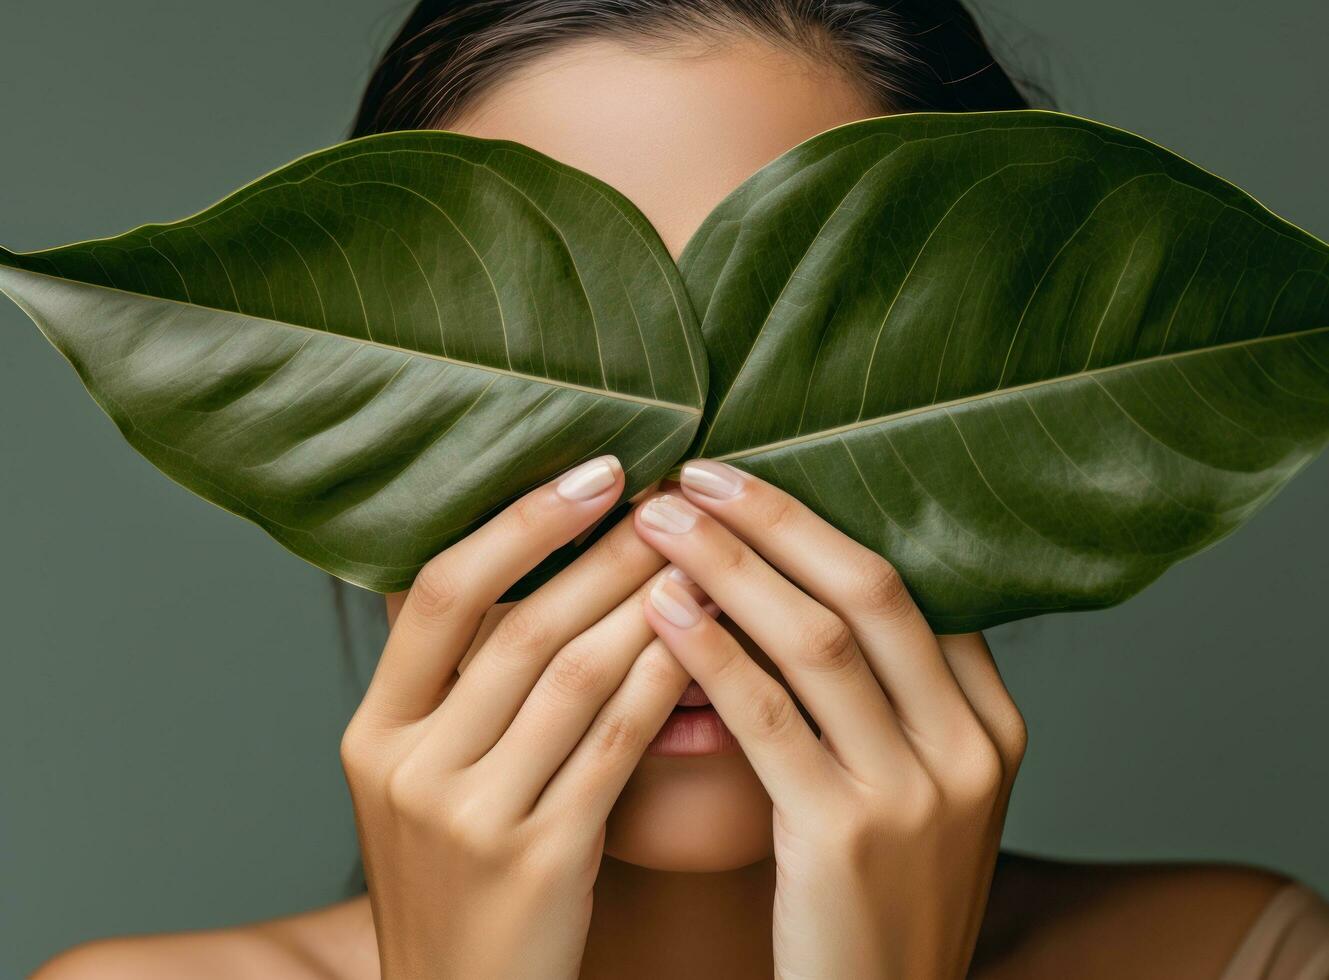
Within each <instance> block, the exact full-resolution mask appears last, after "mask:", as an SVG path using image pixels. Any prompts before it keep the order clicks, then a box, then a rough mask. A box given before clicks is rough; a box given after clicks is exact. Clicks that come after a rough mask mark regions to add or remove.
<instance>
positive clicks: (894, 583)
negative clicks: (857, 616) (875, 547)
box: [855, 555, 914, 616]
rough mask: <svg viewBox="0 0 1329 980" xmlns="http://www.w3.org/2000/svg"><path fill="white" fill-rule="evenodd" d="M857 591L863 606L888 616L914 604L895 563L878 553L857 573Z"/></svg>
mask: <svg viewBox="0 0 1329 980" xmlns="http://www.w3.org/2000/svg"><path fill="white" fill-rule="evenodd" d="M855 577H856V579H857V584H856V592H857V595H858V597H859V601H860V602H861V603H862V604H863V606H864V607H865V608H867V609H869V610H872V611H873V612H876V613H880V614H884V615H886V616H898V615H901V614H903V613H905V612H907V611H908V610H909V609H910V608H911V607H912V606H913V601H914V600H913V598H912V597H911V596H910V595H909V589H908V588H906V587H905V584H904V579H903V578H901V577H900V572H899V570H897V569H896V567H895V566H894V565H892V564H891V563H890V562H888V561H886V559H884V558H880V557H878V556H876V555H871V556H870V557H868V558H867V559H865V560H864V562H863V567H862V568H860V569H858V570H857V572H856V573H855Z"/></svg>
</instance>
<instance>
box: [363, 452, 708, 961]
mask: <svg viewBox="0 0 1329 980" xmlns="http://www.w3.org/2000/svg"><path fill="white" fill-rule="evenodd" d="M622 488H623V472H622V468H621V467H620V465H619V464H618V461H617V460H615V459H613V457H603V458H601V459H598V460H592V461H590V462H588V463H585V464H583V465H582V466H580V467H578V468H577V469H575V470H573V471H571V472H570V473H568V474H566V475H564V476H563V477H562V478H561V479H560V480H558V481H556V482H555V483H552V484H548V485H545V486H543V487H540V488H539V489H536V490H534V491H531V492H530V493H528V494H527V495H526V496H524V497H522V498H521V499H520V500H518V501H516V502H515V503H513V504H512V505H511V506H509V507H508V508H507V509H506V510H504V511H503V512H502V513H501V514H499V515H498V516H497V517H495V518H494V519H493V520H491V521H490V522H489V523H488V524H486V525H484V526H483V527H482V528H480V529H479V530H478V531H476V532H475V533H473V534H471V535H470V536H469V537H467V538H465V539H464V540H462V541H460V542H459V543H457V544H455V545H454V546H452V547H451V548H449V549H448V550H447V551H445V552H443V553H442V554H440V555H439V556H437V557H436V558H434V559H433V560H432V561H430V562H429V564H427V565H426V566H425V567H424V568H423V569H422V570H421V572H420V573H419V575H418V576H417V578H416V579H415V583H414V584H413V585H412V587H411V589H410V591H409V592H408V593H407V594H406V596H405V599H404V601H402V602H401V603H400V606H399V609H398V611H397V615H396V619H395V621H394V622H393V624H392V629H391V633H390V635H389V636H388V641H387V645H386V647H385V648H384V650H383V655H382V657H381V659H380V661H379V664H378V668H377V670H376V671H375V674H374V678H373V680H372V682H371V683H370V685H369V689H368V691H367V693H366V694H365V698H364V701H363V702H362V704H361V705H360V707H359V709H358V710H357V711H356V713H355V716H354V717H353V718H352V719H351V722H350V724H349V726H348V727H347V729H346V734H345V737H344V738H343V740H342V763H343V766H344V768H345V770H346V777H347V782H348V783H349V784H350V789H351V797H352V800H353V802H354V805H355V817H356V825H357V830H358V833H359V837H360V849H361V853H362V855H363V858H364V862H365V875H366V880H367V882H368V885H369V897H370V903H371V905H372V907H373V913H374V924H375V928H376V931H377V938H378V946H379V959H380V963H381V967H382V971H383V976H384V977H385V978H386V980H397V978H405V977H411V978H415V977H431V978H436V977H467V978H483V977H504V978H521V977H539V978H541V980H546V978H561V977H566V978H572V977H575V976H577V974H578V971H579V969H580V963H581V958H582V952H583V948H584V945H585V941H586V933H587V929H588V927H589V924H590V916H591V895H592V886H593V884H594V881H595V878H596V874H597V872H598V870H599V865H600V859H601V855H602V851H603V843H604V829H605V819H606V817H607V816H608V814H609V810H610V808H611V807H612V806H613V804H614V801H615V800H616V799H617V798H618V795H619V792H620V791H621V790H622V788H623V785H624V783H625V782H626V781H627V779H628V777H629V776H630V775H631V773H632V771H633V769H634V768H635V767H636V765H637V761H638V760H639V759H640V757H641V755H642V753H643V752H644V750H645V748H646V746H647V745H648V744H649V742H650V740H651V738H652V737H653V736H654V734H655V733H656V731H657V730H658V729H659V727H660V725H661V724H662V723H663V722H664V720H665V718H666V717H667V716H668V714H669V712H670V711H671V710H672V709H673V707H674V705H675V704H676V703H677V701H678V698H679V696H680V695H681V694H682V692H683V690H684V688H685V687H686V686H687V683H688V676H687V674H685V673H684V672H683V670H682V668H681V667H679V665H678V663H677V662H676V661H675V660H674V658H673V656H672V655H671V654H669V653H668V652H667V650H666V649H665V648H664V646H663V644H662V643H661V642H660V641H659V640H657V639H656V638H655V634H654V632H653V631H652V629H651V627H650V626H649V625H647V623H646V620H645V618H644V616H643V613H642V595H643V594H644V587H645V586H647V585H648V584H649V583H650V582H651V581H653V579H654V577H655V576H656V575H657V574H658V573H660V572H661V569H662V568H663V566H664V559H663V558H662V557H660V555H659V554H658V553H657V552H656V551H654V550H653V549H652V548H650V547H649V546H647V545H646V544H644V543H643V542H642V541H641V540H640V538H639V537H638V536H637V534H636V532H635V530H634V528H633V526H632V522H631V521H623V522H620V524H619V526H617V527H616V528H614V529H613V530H611V531H610V532H609V533H608V534H606V535H605V536H604V537H603V538H601V539H600V540H599V541H598V542H596V544H595V545H594V546H592V547H591V548H590V549H588V551H587V552H586V553H585V554H584V555H582V556H581V557H579V558H578V559H577V561H575V562H574V563H573V564H572V565H570V566H569V567H568V568H567V569H565V570H564V571H563V572H561V573H560V574H559V575H557V576H555V577H554V578H553V579H551V580H550V581H549V582H548V583H546V584H545V585H543V586H542V587H541V588H539V589H538V590H537V591H536V592H534V593H532V594H531V595H530V596H529V597H527V598H526V599H524V600H522V601H521V602H519V603H517V604H516V606H514V607H513V608H512V609H511V610H509V611H508V613H507V615H506V616H505V617H503V619H502V620H501V621H500V622H499V624H498V625H497V627H496V628H494V630H493V631H492V632H491V633H490V634H489V636H488V637H483V638H481V640H480V642H479V643H478V644H475V645H476V650H475V652H474V654H473V655H472V656H470V657H467V656H466V655H467V653H468V650H469V649H470V648H471V647H472V645H473V642H474V641H475V639H476V636H477V633H478V632H479V630H480V627H481V624H482V622H483V621H484V619H485V616H486V613H487V612H488V611H489V610H490V609H491V608H492V607H493V606H494V604H495V603H496V602H497V601H498V599H499V597H500V596H501V595H503V593H504V592H506V591H507V589H508V588H509V587H510V586H511V585H512V584H513V583H515V582H516V581H517V580H518V579H520V578H521V577H522V576H523V575H524V574H526V573H527V572H528V571H530V570H531V569H532V568H533V567H535V565H536V564H537V563H538V562H539V561H540V560H541V559H543V558H544V557H545V556H546V555H547V554H549V553H550V552H551V551H553V550H554V549H556V548H558V547H559V546H561V545H563V544H565V543H567V542H568V541H570V540H572V539H574V538H575V537H576V536H577V535H578V534H580V533H581V532H582V531H584V530H585V529H587V528H588V527H590V526H591V525H592V524H593V523H594V522H595V521H596V520H597V519H598V518H600V517H601V516H603V515H604V514H605V512H606V511H608V510H609V509H610V507H612V506H613V505H614V503H615V502H616V501H617V500H618V498H619V496H620V494H621V492H622ZM464 658H465V662H464V663H463V660H464ZM459 666H460V667H462V669H461V671H460V673H459V672H458V668H459Z"/></svg>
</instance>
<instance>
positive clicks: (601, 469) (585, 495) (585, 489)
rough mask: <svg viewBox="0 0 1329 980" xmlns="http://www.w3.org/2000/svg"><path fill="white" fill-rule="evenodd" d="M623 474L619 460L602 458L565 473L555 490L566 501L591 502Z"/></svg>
mask: <svg viewBox="0 0 1329 980" xmlns="http://www.w3.org/2000/svg"><path fill="white" fill-rule="evenodd" d="M621 472H623V467H622V466H621V465H620V464H619V462H618V460H617V459H615V458H614V457H613V456H601V457H599V458H597V459H592V460H587V461H586V462H585V463H582V464H581V465H580V466H578V467H577V468H576V469H574V470H570V471H568V472H567V473H565V474H564V475H563V479H561V480H559V481H558V486H557V487H555V488H554V490H555V492H556V493H557V494H558V495H559V496H560V497H562V498H563V499H564V500H590V499H591V498H592V497H596V496H599V495H600V494H602V493H604V492H605V491H606V490H608V489H609V488H610V487H612V486H613V485H614V481H615V480H617V479H618V475H619V474H620V473H621Z"/></svg>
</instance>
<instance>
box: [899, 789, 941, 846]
mask: <svg viewBox="0 0 1329 980" xmlns="http://www.w3.org/2000/svg"><path fill="white" fill-rule="evenodd" d="M941 813H942V795H941V788H940V787H939V786H938V785H937V784H936V783H935V782H934V781H933V780H932V779H931V777H928V776H920V777H919V778H918V779H916V780H914V781H913V784H912V785H911V786H910V787H909V788H908V790H907V791H905V792H904V793H902V794H901V795H900V798H899V800H898V802H897V805H896V806H895V807H894V808H893V815H894V822H895V824H896V826H897V828H898V829H899V832H900V833H902V834H905V835H908V836H919V835H921V834H923V833H925V832H926V831H928V830H929V829H931V828H932V827H934V826H935V825H936V823H937V821H938V819H939V818H940V817H941Z"/></svg>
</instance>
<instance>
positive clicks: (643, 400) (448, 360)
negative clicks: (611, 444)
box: [0, 253, 702, 415]
mask: <svg viewBox="0 0 1329 980" xmlns="http://www.w3.org/2000/svg"><path fill="white" fill-rule="evenodd" d="M11 254H18V255H21V254H22V253H11ZM0 268H7V269H10V270H12V271H14V272H19V273H22V274H24V275H29V276H39V277H41V278H42V279H49V280H51V281H52V282H59V283H74V284H77V285H80V286H87V287H88V288H89V289H101V290H105V291H106V292H111V293H120V294H122V295H124V296H132V297H134V298H136V299H144V300H152V301H154V302H158V303H173V304H175V305H176V306H184V307H188V308H189V309H195V310H206V311H208V312H211V313H222V314H225V315H227V316H240V317H244V318H245V319H247V320H253V321H254V322H256V323H266V324H271V325H272V326H274V327H282V328H285V329H288V330H301V331H304V332H306V333H311V334H315V335H317V336H320V337H333V338H338V339H341V340H345V341H348V342H349V343H352V344H361V345H363V346H365V347H377V348H379V349H381V350H388V351H393V352H394V353H398V354H406V355H408V356H411V357H423V358H426V359H428V360H431V361H438V362H440V363H443V364H452V365H455V366H457V367H462V368H470V369H472V370H475V371H484V372H486V373H489V374H494V375H500V376H503V377H509V378H514V379H516V380H519V381H530V382H533V383H535V384H542V385H549V386H552V387H555V388H565V389H567V390H569V391H580V392H584V393H586V394H591V395H600V396H603V397H605V398H615V399H618V400H620V401H626V402H631V403H633V404H635V405H647V406H650V407H654V408H662V409H666V410H669V411H674V412H681V413H684V414H687V415H700V414H701V412H702V410H701V409H700V408H694V407H693V406H691V405H682V404H679V403H677V402H668V401H663V400H661V399H658V398H647V397H645V396H643V395H633V394H629V393H628V392H622V391H613V390H612V389H608V388H593V387H590V386H589V385H579V384H577V383H575V382H573V381H562V380H559V379H557V378H542V377H540V376H539V375H536V374H526V373H525V372H523V371H515V370H512V369H510V368H500V367H493V366H491V365H488V364H478V363H475V362H473V361H463V360H459V359H457V358H454V357H445V356H444V355H442V354H433V353H430V352H429V351H420V350H412V349H411V348H409V347H400V346H397V345H396V344H387V343H384V342H382V341H379V340H366V339H365V338H363V337H353V336H350V335H348V334H344V333H338V332H336V331H334V330H320V329H318V328H317V327H310V326H306V325H305V324H303V323H287V322H286V321H284V320H273V319H271V318H270V317H265V316H257V315H255V314H252V313H244V312H241V311H238V310H228V309H224V308H222V307H219V306H208V305H206V304H203V303H194V302H186V301H184V300H179V299H172V298H170V297H168V296H151V295H149V294H147V293H139V292H135V291H134V290H132V289H121V288H120V287H119V286H105V285H102V284H101V283H93V282H83V281H81V280H78V279H68V278H66V277H64V276H54V275H51V274H50V273H48V272H37V271H36V270H33V269H25V268H21V267H19V266H11V265H4V264H3V263H0Z"/></svg>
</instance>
